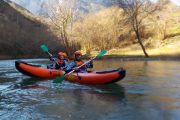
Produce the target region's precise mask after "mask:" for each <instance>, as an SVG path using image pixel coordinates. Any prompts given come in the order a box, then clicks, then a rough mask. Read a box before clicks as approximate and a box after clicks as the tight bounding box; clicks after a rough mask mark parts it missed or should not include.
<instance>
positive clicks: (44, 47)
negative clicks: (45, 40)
mask: <svg viewBox="0 0 180 120" xmlns="http://www.w3.org/2000/svg"><path fill="white" fill-rule="evenodd" d="M40 47H41V49H42V50H43V51H44V52H48V51H49V50H48V47H47V46H46V45H45V44H43V45H41V46H40Z"/></svg>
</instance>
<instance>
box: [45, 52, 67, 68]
mask: <svg viewBox="0 0 180 120" xmlns="http://www.w3.org/2000/svg"><path fill="white" fill-rule="evenodd" d="M65 57H67V55H66V54H65V53H63V52H59V53H58V54H57V58H55V57H53V56H50V58H49V59H50V60H51V61H53V63H52V64H50V65H48V66H47V68H48V69H61V70H65V69H66V67H67V65H68V62H67V60H66V59H65Z"/></svg>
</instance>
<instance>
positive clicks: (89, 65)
mask: <svg viewBox="0 0 180 120" xmlns="http://www.w3.org/2000/svg"><path fill="white" fill-rule="evenodd" d="M74 57H75V59H74V60H73V61H72V62H70V63H69V65H68V66H67V68H66V72H70V71H71V70H75V71H76V72H80V73H87V68H93V62H92V61H91V62H89V63H87V64H86V65H84V66H82V67H81V68H79V69H77V67H78V66H81V65H82V64H84V61H82V59H81V57H82V53H81V52H80V51H76V52H75V53H74Z"/></svg>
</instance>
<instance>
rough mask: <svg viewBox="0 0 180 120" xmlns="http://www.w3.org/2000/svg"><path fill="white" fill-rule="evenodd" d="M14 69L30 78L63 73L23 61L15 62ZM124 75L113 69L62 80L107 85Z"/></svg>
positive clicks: (51, 77)
mask: <svg viewBox="0 0 180 120" xmlns="http://www.w3.org/2000/svg"><path fill="white" fill-rule="evenodd" d="M15 66H16V69H17V70H18V71H19V72H21V73H23V74H25V75H28V76H30V77H37V78H45V79H53V78H55V77H58V76H62V75H63V74H64V71H62V70H56V69H47V68H44V67H41V66H39V65H32V64H28V63H26V62H23V61H16V62H15ZM125 75H126V71H125V70H124V69H122V68H121V69H115V70H109V71H89V72H88V73H72V74H70V75H68V76H66V77H65V79H64V80H66V81H70V82H75V83H80V84H96V85H98V84H109V83H114V82H118V81H120V80H122V79H123V78H124V77H125Z"/></svg>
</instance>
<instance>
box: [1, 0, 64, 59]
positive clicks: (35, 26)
mask: <svg viewBox="0 0 180 120" xmlns="http://www.w3.org/2000/svg"><path fill="white" fill-rule="evenodd" d="M23 11H24V9H22V8H21V9H19V8H18V7H17V6H15V5H14V6H13V7H12V5H10V4H8V3H6V2H5V1H3V0H1V1H0V30H1V31H0V58H17V57H37V56H43V55H44V54H43V53H42V51H41V50H40V48H39V46H40V44H42V43H45V44H47V45H48V46H49V48H52V49H53V50H52V51H53V52H57V50H62V49H63V46H62V45H61V42H59V41H58V38H57V37H56V36H55V35H53V33H51V32H50V30H49V28H48V26H47V25H45V24H44V23H43V22H41V21H39V20H38V19H36V18H35V17H34V16H31V13H29V14H28V15H27V14H26V13H27V12H28V11H24V12H23ZM59 46H61V47H60V48H59Z"/></svg>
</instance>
